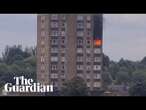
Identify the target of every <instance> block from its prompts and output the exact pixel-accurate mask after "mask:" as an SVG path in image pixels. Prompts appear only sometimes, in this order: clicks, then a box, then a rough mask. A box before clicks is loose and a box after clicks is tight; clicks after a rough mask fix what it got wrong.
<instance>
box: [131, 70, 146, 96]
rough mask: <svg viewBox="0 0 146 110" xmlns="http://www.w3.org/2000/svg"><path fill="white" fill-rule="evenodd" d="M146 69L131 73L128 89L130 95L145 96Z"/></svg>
mask: <svg viewBox="0 0 146 110" xmlns="http://www.w3.org/2000/svg"><path fill="white" fill-rule="evenodd" d="M145 73H146V71H145V72H144V71H143V72H142V71H136V72H134V73H133V82H132V84H131V87H130V89H129V93H130V95H132V96H146V74H145Z"/></svg>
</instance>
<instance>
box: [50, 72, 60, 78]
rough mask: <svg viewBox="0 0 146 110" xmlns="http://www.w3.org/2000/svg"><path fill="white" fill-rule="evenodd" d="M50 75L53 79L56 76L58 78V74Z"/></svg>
mask: <svg viewBox="0 0 146 110" xmlns="http://www.w3.org/2000/svg"><path fill="white" fill-rule="evenodd" d="M50 77H51V78H53V79H57V78H58V74H56V73H52V74H51V75H50Z"/></svg>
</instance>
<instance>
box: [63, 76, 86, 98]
mask: <svg viewBox="0 0 146 110" xmlns="http://www.w3.org/2000/svg"><path fill="white" fill-rule="evenodd" d="M61 94H62V95H63V96H87V95H88V89H87V87H86V83H85V82H84V80H83V79H81V78H79V77H75V78H73V79H71V80H69V81H66V82H65V83H64V85H63V88H62V92H61Z"/></svg>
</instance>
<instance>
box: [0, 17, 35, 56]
mask: <svg viewBox="0 0 146 110" xmlns="http://www.w3.org/2000/svg"><path fill="white" fill-rule="evenodd" d="M36 35H37V33H36V15H32V14H0V56H1V53H2V52H3V51H4V49H5V46H6V45H10V46H11V45H15V44H16V45H17V44H21V45H22V46H23V47H26V46H28V47H30V46H35V45H36V39H37V38H36Z"/></svg>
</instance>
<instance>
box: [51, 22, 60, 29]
mask: <svg viewBox="0 0 146 110" xmlns="http://www.w3.org/2000/svg"><path fill="white" fill-rule="evenodd" d="M58 26H59V25H58V22H51V28H58Z"/></svg>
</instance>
